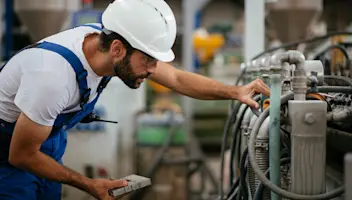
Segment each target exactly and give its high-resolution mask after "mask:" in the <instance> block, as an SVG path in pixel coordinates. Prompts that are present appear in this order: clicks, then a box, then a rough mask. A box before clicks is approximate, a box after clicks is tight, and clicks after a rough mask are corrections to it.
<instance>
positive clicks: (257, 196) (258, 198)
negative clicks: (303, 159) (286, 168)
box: [253, 158, 290, 200]
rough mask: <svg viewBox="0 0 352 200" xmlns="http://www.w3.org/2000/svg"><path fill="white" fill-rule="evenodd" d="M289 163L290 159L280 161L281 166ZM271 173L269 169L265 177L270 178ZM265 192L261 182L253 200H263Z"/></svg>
mask: <svg viewBox="0 0 352 200" xmlns="http://www.w3.org/2000/svg"><path fill="white" fill-rule="evenodd" d="M289 161H290V158H282V159H281V160H280V163H281V165H285V164H287V163H289ZM269 173H270V169H267V170H266V171H265V176H266V177H269ZM263 191H264V184H263V183H262V182H260V183H259V185H258V187H257V189H256V191H255V193H254V197H253V200H262V197H263Z"/></svg>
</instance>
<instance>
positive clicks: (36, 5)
mask: <svg viewBox="0 0 352 200" xmlns="http://www.w3.org/2000/svg"><path fill="white" fill-rule="evenodd" d="M71 1H74V0H71ZM69 5H70V4H69V1H68V0H30V1H23V0H15V12H16V13H17V15H18V17H19V18H20V20H21V22H22V23H23V24H24V25H25V26H26V27H27V29H28V32H29V34H30V36H31V39H32V42H36V41H38V40H40V39H43V38H44V37H47V36H49V35H51V34H54V33H57V32H59V31H60V30H61V26H62V25H63V23H64V21H65V20H66V19H67V16H68V14H69Z"/></svg>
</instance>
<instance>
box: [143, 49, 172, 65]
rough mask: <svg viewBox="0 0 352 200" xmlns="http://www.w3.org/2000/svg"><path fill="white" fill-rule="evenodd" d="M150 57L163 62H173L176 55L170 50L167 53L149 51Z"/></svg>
mask: <svg viewBox="0 0 352 200" xmlns="http://www.w3.org/2000/svg"><path fill="white" fill-rule="evenodd" d="M146 53H148V54H149V55H150V56H152V57H153V58H155V59H157V60H159V61H161V62H171V61H173V60H174V59H175V54H174V52H173V51H172V49H170V50H169V51H167V52H157V51H150V50H149V51H148V50H147V52H146Z"/></svg>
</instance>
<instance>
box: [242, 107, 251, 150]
mask: <svg viewBox="0 0 352 200" xmlns="http://www.w3.org/2000/svg"><path fill="white" fill-rule="evenodd" d="M251 113H252V111H251V109H250V108H247V110H246V112H245V113H244V117H243V120H242V123H241V136H242V137H241V154H242V153H243V151H244V150H245V149H246V147H247V140H246V134H247V132H248V126H249V123H250V122H251V116H252V115H251Z"/></svg>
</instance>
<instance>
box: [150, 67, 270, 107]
mask: <svg viewBox="0 0 352 200" xmlns="http://www.w3.org/2000/svg"><path fill="white" fill-rule="evenodd" d="M151 79H152V80H153V81H155V82H157V83H159V84H161V85H164V86H165V87H168V88H170V89H172V90H174V91H176V92H178V93H181V94H183V95H186V96H189V97H192V98H196V99H202V100H228V99H236V100H239V101H241V102H243V103H246V104H248V105H250V106H252V107H257V106H258V104H257V103H256V102H254V101H253V100H252V99H251V97H252V96H253V95H254V94H255V93H263V94H265V95H269V93H270V90H269V88H268V86H266V85H265V84H264V82H263V81H261V80H259V79H258V80H255V81H253V82H251V83H250V84H248V85H245V86H231V85H225V84H223V83H221V82H218V81H216V80H213V79H211V78H208V77H205V76H201V75H199V74H196V73H191V72H186V71H182V70H179V69H177V68H175V67H173V66H172V65H170V64H168V63H163V62H158V65H157V68H156V70H155V72H154V73H153V74H152V75H151Z"/></svg>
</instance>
